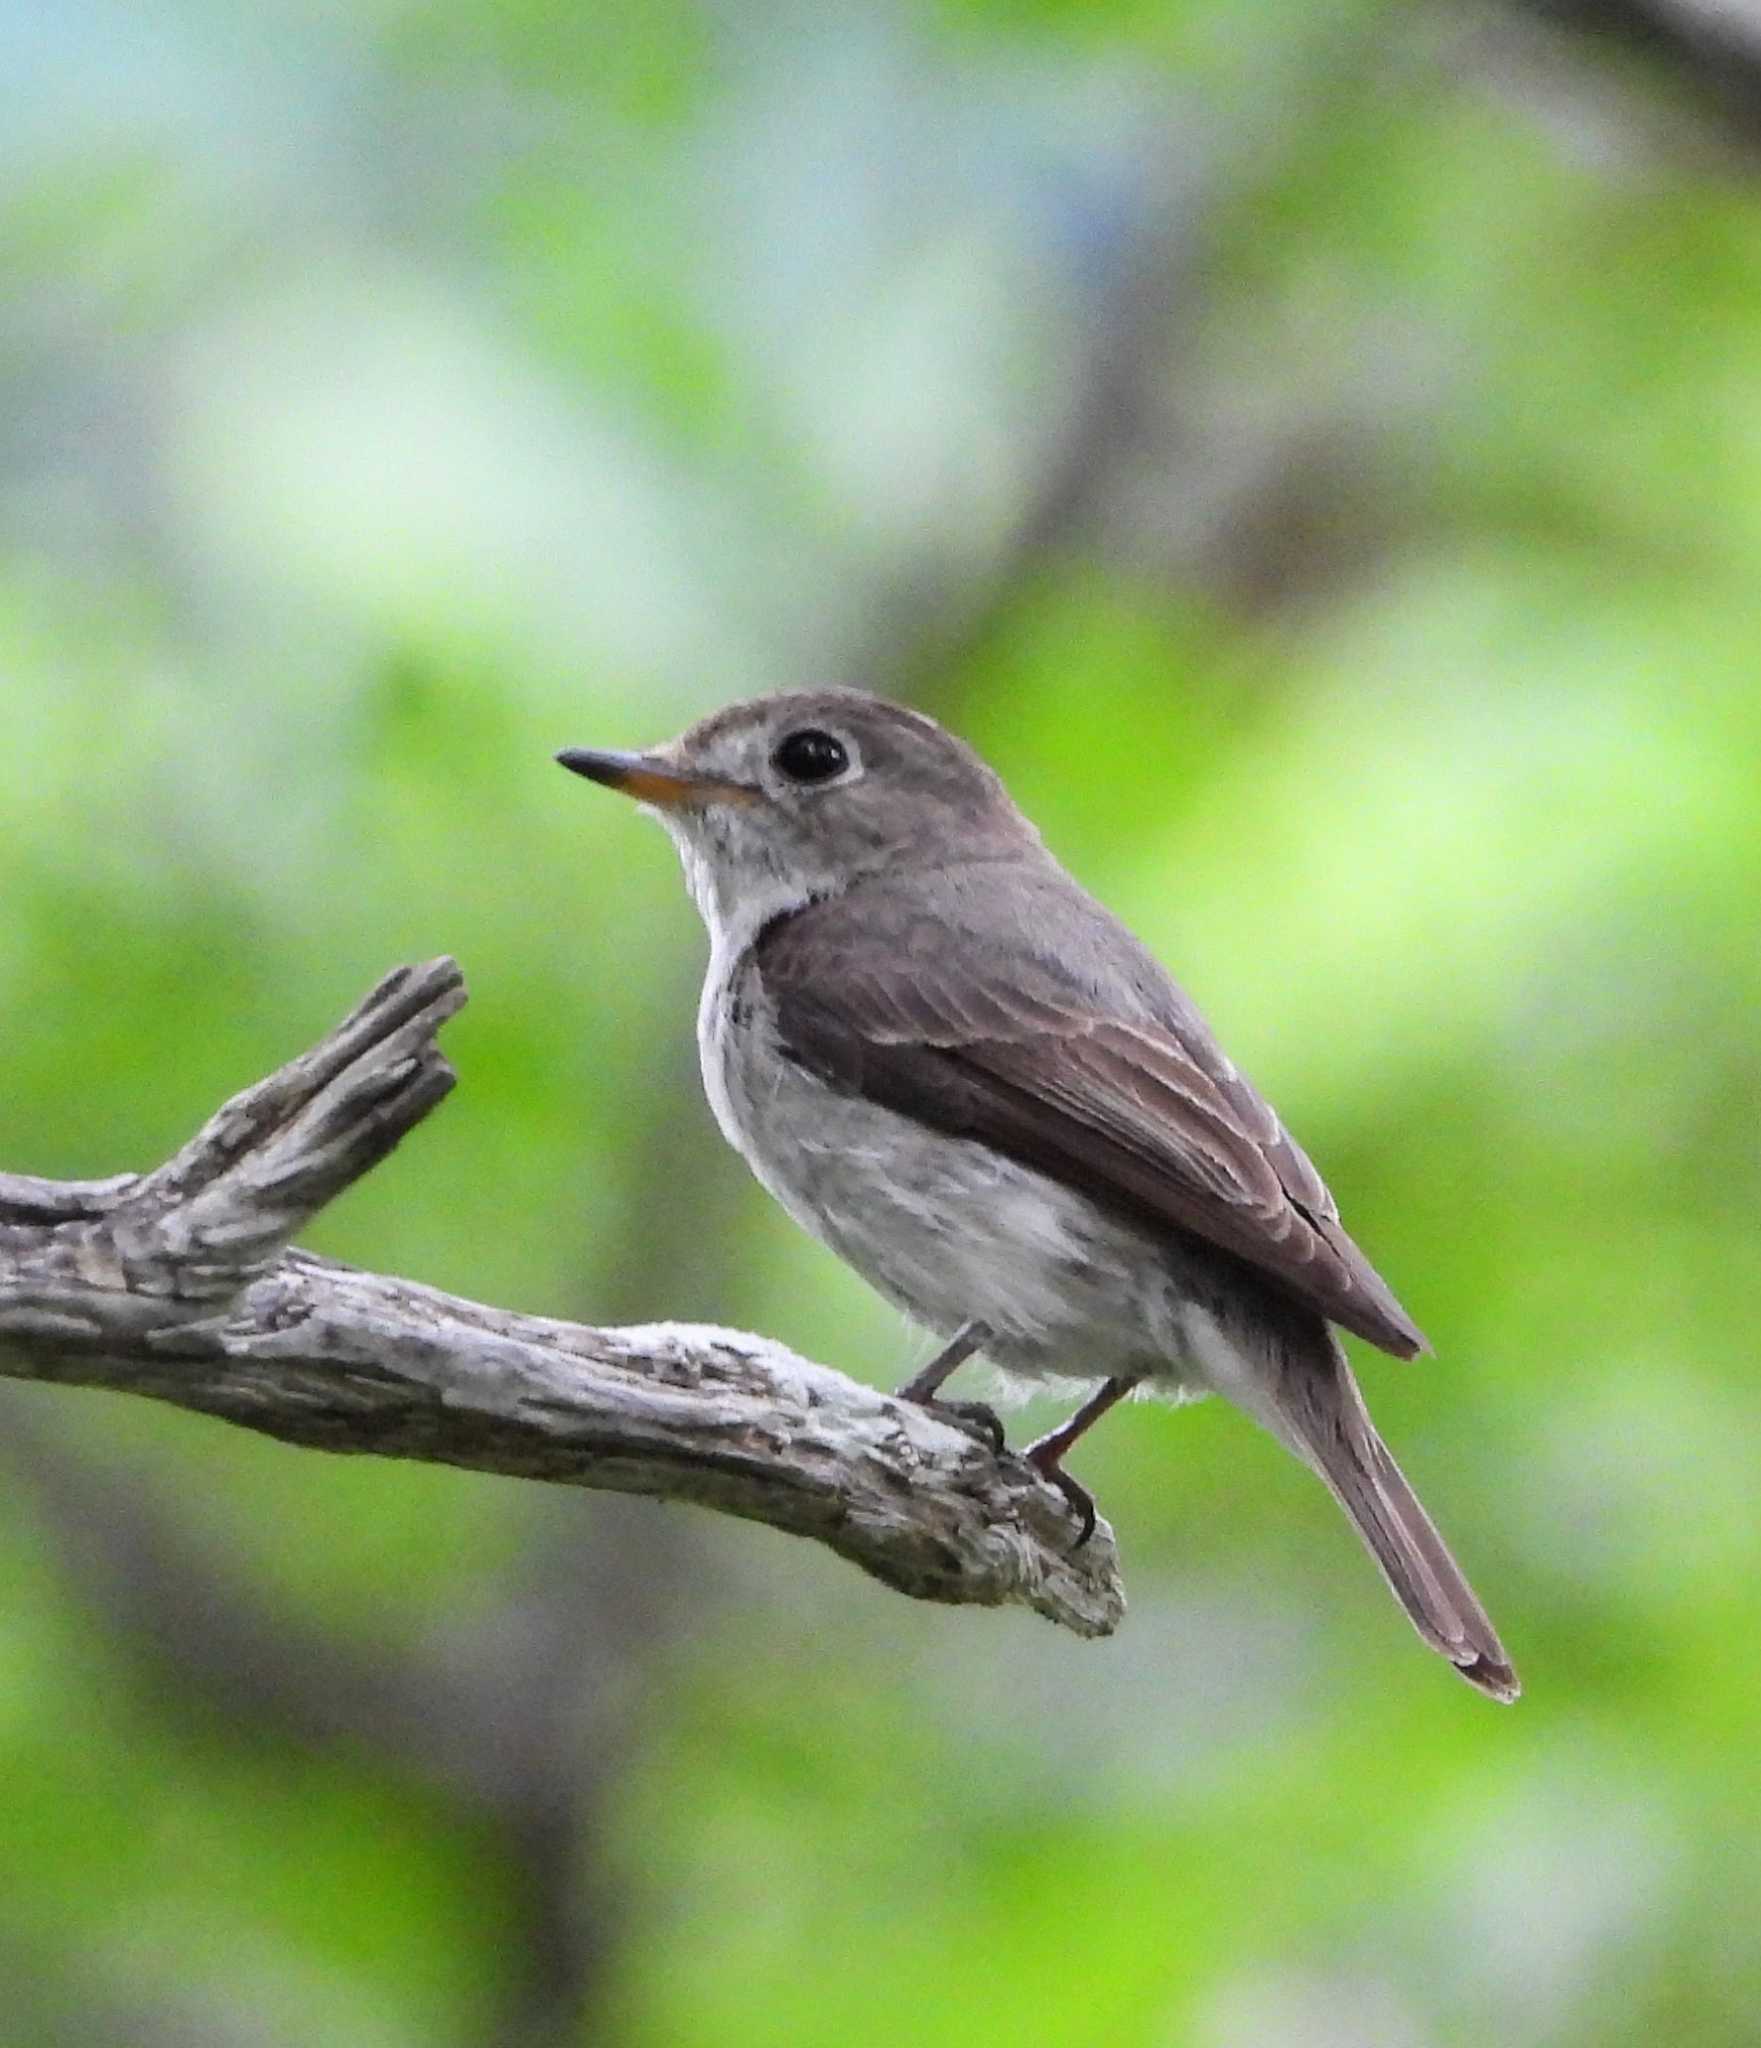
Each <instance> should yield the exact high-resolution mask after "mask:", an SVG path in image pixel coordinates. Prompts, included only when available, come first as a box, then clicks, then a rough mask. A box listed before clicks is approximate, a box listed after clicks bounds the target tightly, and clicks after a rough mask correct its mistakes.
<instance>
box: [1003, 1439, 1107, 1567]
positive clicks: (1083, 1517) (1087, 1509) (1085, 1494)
mask: <svg viewBox="0 0 1761 2048" xmlns="http://www.w3.org/2000/svg"><path fill="white" fill-rule="evenodd" d="M1063 1448H1064V1447H1063V1446H1062V1445H1061V1444H1059V1443H1057V1442H1056V1441H1055V1440H1054V1439H1053V1438H1052V1437H1048V1438H1046V1439H1045V1440H1044V1442H1043V1443H1037V1444H1029V1445H1028V1447H1027V1449H1026V1450H1025V1451H1023V1452H1022V1454H1021V1455H1022V1457H1023V1458H1025V1459H1026V1460H1027V1462H1028V1464H1030V1465H1031V1466H1032V1467H1033V1469H1034V1470H1035V1471H1036V1472H1037V1473H1038V1474H1039V1476H1040V1477H1041V1478H1042V1479H1043V1480H1045V1482H1046V1483H1047V1485H1049V1486H1055V1487H1056V1488H1057V1489H1058V1491H1059V1492H1060V1493H1061V1494H1062V1495H1063V1496H1064V1498H1065V1499H1066V1500H1067V1501H1068V1502H1069V1503H1070V1506H1071V1507H1072V1508H1073V1509H1074V1510H1075V1513H1076V1517H1077V1519H1078V1521H1080V1522H1081V1524H1082V1534H1081V1535H1080V1536H1078V1537H1077V1539H1076V1541H1075V1542H1074V1543H1073V1544H1071V1546H1070V1548H1071V1550H1072V1551H1077V1550H1080V1549H1081V1548H1082V1546H1083V1545H1084V1544H1085V1543H1086V1542H1087V1541H1088V1539H1089V1538H1090V1537H1091V1536H1092V1535H1093V1534H1094V1532H1095V1516H1096V1509H1095V1497H1094V1495H1093V1494H1092V1493H1090V1492H1089V1490H1088V1488H1087V1487H1086V1486H1084V1485H1083V1484H1082V1482H1081V1481H1080V1480H1077V1479H1072V1478H1071V1476H1070V1474H1069V1473H1068V1472H1066V1471H1065V1470H1064V1468H1063V1466H1062V1465H1060V1464H1059V1463H1058V1459H1059V1458H1060V1456H1062V1454H1063Z"/></svg>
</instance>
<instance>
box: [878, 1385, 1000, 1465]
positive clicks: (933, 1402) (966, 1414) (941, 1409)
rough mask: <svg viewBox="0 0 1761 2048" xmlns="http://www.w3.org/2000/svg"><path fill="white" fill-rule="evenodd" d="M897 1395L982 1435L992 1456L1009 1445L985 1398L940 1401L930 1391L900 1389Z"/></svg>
mask: <svg viewBox="0 0 1761 2048" xmlns="http://www.w3.org/2000/svg"><path fill="white" fill-rule="evenodd" d="M899 1398H900V1399H901V1400H904V1401H911V1402H914V1403H915V1404H916V1406H918V1407H919V1408H927V1409H928V1410H929V1412H930V1413H931V1414H932V1415H943V1416H946V1417H947V1419H948V1420H949V1421H950V1422H955V1423H958V1424H959V1425H960V1427H961V1428H962V1429H964V1430H966V1431H967V1432H968V1433H969V1434H970V1435H972V1436H977V1437H982V1438H983V1439H984V1445H985V1448H986V1450H988V1451H989V1452H990V1454H991V1456H992V1457H993V1458H1000V1457H1001V1456H1002V1455H1003V1453H1004V1452H1005V1451H1006V1450H1007V1449H1008V1448H1009V1439H1008V1438H1007V1437H1006V1436H1005V1435H1004V1433H1003V1422H1002V1418H1001V1417H1000V1416H999V1415H998V1413H997V1411H996V1410H995V1409H994V1408H993V1407H991V1406H990V1405H989V1403H988V1402H984V1401H942V1400H938V1399H937V1398H936V1396H935V1395H933V1394H913V1393H910V1392H908V1391H901V1393H900V1396H899Z"/></svg>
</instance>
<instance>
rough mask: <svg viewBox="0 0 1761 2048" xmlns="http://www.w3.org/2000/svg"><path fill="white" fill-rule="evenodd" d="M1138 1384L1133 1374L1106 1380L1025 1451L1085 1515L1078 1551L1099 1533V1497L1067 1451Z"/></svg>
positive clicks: (1037, 1467)
mask: <svg viewBox="0 0 1761 2048" xmlns="http://www.w3.org/2000/svg"><path fill="white" fill-rule="evenodd" d="M1136 1385H1137V1380H1136V1378H1135V1377H1134V1376H1132V1375H1129V1374H1128V1375H1126V1376H1125V1377H1123V1378H1120V1379H1112V1380H1103V1381H1102V1382H1101V1384H1100V1387H1099V1389H1098V1390H1097V1391H1096V1392H1095V1393H1093V1394H1091V1395H1090V1396H1089V1397H1088V1399H1087V1400H1086V1401H1084V1402H1083V1404H1082V1406H1081V1407H1080V1408H1078V1409H1077V1411H1076V1413H1075V1414H1074V1415H1073V1416H1071V1418H1070V1420H1069V1421H1068V1422H1061V1423H1059V1425H1058V1427H1057V1428H1056V1429H1054V1430H1051V1431H1050V1432H1048V1433H1047V1434H1046V1435H1045V1436H1042V1437H1041V1438H1039V1439H1038V1441H1037V1442H1035V1443H1031V1444H1029V1445H1028V1447H1027V1449H1026V1450H1024V1451H1023V1452H1022V1453H1021V1455H1022V1456H1023V1457H1024V1458H1025V1459H1026V1460H1027V1462H1028V1463H1029V1464H1030V1465H1031V1466H1032V1467H1033V1469H1034V1470H1035V1471H1036V1472H1037V1473H1038V1474H1039V1476H1040V1477H1041V1478H1042V1479H1049V1480H1050V1481H1051V1483H1052V1484H1053V1485H1054V1486H1055V1487H1056V1488H1057V1489H1058V1491H1059V1492H1060V1493H1061V1494H1062V1495H1063V1496H1064V1498H1065V1499H1066V1500H1067V1501H1068V1502H1069V1503H1070V1505H1071V1506H1072V1507H1073V1508H1074V1509H1075V1510H1076V1512H1077V1513H1078V1514H1079V1515H1080V1516H1081V1517H1082V1534H1081V1535H1080V1536H1078V1537H1077V1539H1076V1548H1077V1549H1078V1550H1080V1549H1081V1548H1082V1546H1083V1545H1084V1544H1085V1543H1086V1542H1087V1541H1088V1539H1089V1538H1090V1537H1091V1536H1092V1535H1093V1534H1094V1532H1095V1497H1094V1495H1093V1494H1092V1493H1090V1492H1089V1490H1088V1488H1087V1487H1086V1486H1080V1485H1078V1484H1077V1482H1076V1481H1075V1480H1074V1479H1072V1478H1071V1476H1070V1474H1069V1473H1068V1472H1066V1471H1065V1470H1064V1453H1065V1452H1066V1451H1067V1450H1069V1448H1070V1446H1071V1445H1072V1444H1073V1443H1075V1441H1076V1439H1077V1438H1078V1437H1079V1436H1081V1435H1082V1434H1083V1433H1084V1432H1085V1431H1086V1430H1090V1429H1092V1428H1093V1427H1094V1425H1095V1424H1096V1423H1097V1422H1099V1421H1100V1419H1101V1417H1102V1416H1103V1415H1105V1414H1106V1412H1107V1410H1108V1409H1109V1408H1111V1407H1114V1406H1115V1405H1116V1404H1117V1403H1119V1402H1120V1401H1123V1400H1124V1398H1125V1396H1126V1395H1127V1394H1129V1393H1130V1392H1131V1390H1132V1388H1133V1387H1135V1386H1136Z"/></svg>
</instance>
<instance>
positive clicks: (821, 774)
mask: <svg viewBox="0 0 1761 2048" xmlns="http://www.w3.org/2000/svg"><path fill="white" fill-rule="evenodd" d="M770 759H771V766H772V767H773V768H775V769H776V770H777V772H778V773H779V774H782V775H786V776H787V777H788V778H789V780H790V781H791V782H830V781H831V780H832V779H833V777H834V776H838V775H842V774H843V772H844V770H845V769H846V768H848V767H849V765H850V750H849V749H848V748H847V747H846V746H845V745H844V742H843V741H842V740H840V739H834V738H833V737H832V735H831V734H830V733H829V732H821V731H819V730H818V728H817V727H814V726H809V727H807V729H806V730H805V731H803V732H792V733H790V734H789V735H788V736H787V738H785V739H781V740H778V742H777V745H776V751H775V752H774V753H773V754H772V755H771V757H770Z"/></svg>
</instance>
